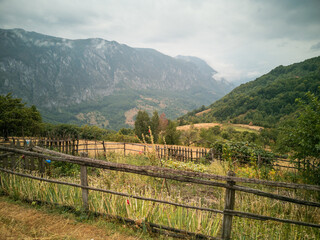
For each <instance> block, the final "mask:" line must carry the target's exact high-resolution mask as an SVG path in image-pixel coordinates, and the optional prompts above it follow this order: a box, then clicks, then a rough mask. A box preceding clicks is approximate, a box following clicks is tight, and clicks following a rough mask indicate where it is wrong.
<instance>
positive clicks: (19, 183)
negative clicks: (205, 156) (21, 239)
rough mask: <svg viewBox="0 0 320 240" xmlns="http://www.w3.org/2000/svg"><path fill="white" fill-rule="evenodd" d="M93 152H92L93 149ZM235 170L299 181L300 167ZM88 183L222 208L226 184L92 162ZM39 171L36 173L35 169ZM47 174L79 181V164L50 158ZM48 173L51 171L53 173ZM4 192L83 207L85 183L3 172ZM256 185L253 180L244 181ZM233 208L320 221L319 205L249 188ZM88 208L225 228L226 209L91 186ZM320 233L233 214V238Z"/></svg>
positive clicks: (138, 159) (208, 231)
mask: <svg viewBox="0 0 320 240" xmlns="http://www.w3.org/2000/svg"><path fill="white" fill-rule="evenodd" d="M91 154H94V153H91ZM95 154H96V157H97V158H99V159H103V160H106V161H110V162H116V163H128V164H132V165H138V166H143V165H145V166H147V165H154V166H163V167H166V168H171V169H180V170H187V171H195V172H204V173H211V174H217V175H226V173H227V172H228V171H229V168H230V166H229V165H228V163H227V162H220V161H214V162H211V163H210V164H200V163H199V164H196V163H192V162H179V161H175V160H174V159H166V160H165V159H158V158H157V156H156V155H155V153H154V152H153V151H152V150H151V151H148V152H147V153H146V154H145V155H142V154H129V153H128V154H127V155H126V156H124V155H123V153H119V152H116V151H114V152H111V151H110V152H108V154H107V156H106V157H105V156H104V155H103V154H101V153H95ZM233 170H234V172H235V173H236V175H237V176H239V177H250V178H260V179H261V178H267V179H269V180H274V181H287V182H290V181H295V182H299V173H297V172H294V171H290V170H286V171H281V170H278V169H271V170H270V169H269V171H268V174H267V175H266V174H264V173H263V171H265V170H264V169H257V168H255V167H253V166H246V165H237V164H235V166H233ZM88 173H89V174H88V182H89V186H92V187H97V188H104V189H108V190H111V191H115V192H122V193H126V194H129V195H138V196H144V197H146V198H156V199H160V200H163V201H169V202H174V203H177V204H186V205H191V206H198V207H203V208H214V209H220V210H223V209H224V195H225V190H224V189H223V188H219V187H212V186H204V185H197V184H192V183H182V182H178V181H174V180H163V179H160V178H151V177H148V176H141V175H136V174H132V173H123V172H117V171H110V170H103V169H95V168H89V170H88ZM33 174H38V173H33ZM47 174H48V175H47V176H46V177H48V178H54V179H59V180H63V181H67V182H71V183H78V184H79V183H80V180H79V179H80V178H79V174H80V173H79V168H78V167H77V166H73V165H72V164H68V165H63V164H62V165H61V164H59V165H58V164H56V165H54V164H52V166H51V168H50V172H48V171H47ZM49 175H50V176H49ZM0 176H1V186H2V190H1V191H2V192H4V193H6V194H8V195H9V196H12V197H14V198H17V199H29V200H31V201H35V202H36V201H39V200H40V201H44V202H49V203H53V204H59V205H67V206H73V207H75V209H77V210H81V209H82V200H81V189H79V188H74V187H70V186H64V185H57V184H52V183H46V182H39V181H36V180H33V179H26V178H22V177H19V176H14V175H8V174H6V173H1V175H0ZM245 185H246V186H250V187H253V185H252V184H245ZM254 187H255V188H256V189H259V190H263V191H267V192H271V193H278V194H282V195H284V196H289V197H292V198H298V199H307V200H308V201H314V202H319V195H317V194H316V193H314V192H311V191H307V190H299V191H297V190H287V189H281V188H271V187H267V186H262V185H261V186H260V185H258V186H256V185H255V186H254ZM235 199H236V203H235V210H237V211H245V212H250V213H255V214H261V215H267V216H271V217H276V218H285V219H292V220H297V221H304V222H311V223H317V224H319V223H320V211H319V208H315V207H307V206H302V205H297V204H293V203H285V202H282V201H279V200H272V199H268V198H265V197H259V196H256V195H253V194H249V193H242V192H237V193H236V198H235ZM88 202H89V210H90V211H92V212H97V213H102V214H107V215H113V216H121V217H123V218H129V219H133V220H134V221H135V223H136V225H137V226H140V227H141V228H142V229H144V231H146V232H148V228H147V226H145V225H144V222H153V223H156V224H160V225H166V226H169V227H173V228H176V229H182V230H186V231H190V232H195V233H201V234H204V235H208V236H213V237H219V236H220V234H221V223H222V217H223V215H222V214H218V213H213V212H208V211H200V210H195V209H187V208H182V207H179V206H172V205H166V204H161V203H155V202H151V201H144V200H139V199H135V198H130V197H124V196H117V195H112V194H106V193H101V192H95V191H90V193H89V201H88ZM268 238H269V239H319V238H320V231H319V229H318V228H310V227H304V226H297V225H292V224H287V223H278V222H272V221H263V222H262V221H259V220H252V219H247V218H240V217H234V218H233V226H232V239H268Z"/></svg>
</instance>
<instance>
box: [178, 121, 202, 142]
mask: <svg viewBox="0 0 320 240" xmlns="http://www.w3.org/2000/svg"><path fill="white" fill-rule="evenodd" d="M181 139H182V142H183V144H184V145H187V146H190V145H192V144H193V143H196V142H197V141H198V140H199V131H198V130H197V129H196V128H195V127H194V125H191V126H190V128H189V129H188V130H185V131H182V132H181Z"/></svg>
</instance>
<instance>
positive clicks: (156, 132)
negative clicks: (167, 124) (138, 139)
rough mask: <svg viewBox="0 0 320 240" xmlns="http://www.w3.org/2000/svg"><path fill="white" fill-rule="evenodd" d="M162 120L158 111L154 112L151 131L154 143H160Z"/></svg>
mask: <svg viewBox="0 0 320 240" xmlns="http://www.w3.org/2000/svg"><path fill="white" fill-rule="evenodd" d="M159 126H160V118H159V114H158V112H157V111H154V112H153V115H152V118H151V126H150V127H151V131H152V134H153V139H154V142H157V141H158V138H159V132H160V127H159Z"/></svg>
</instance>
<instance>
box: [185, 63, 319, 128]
mask: <svg viewBox="0 0 320 240" xmlns="http://www.w3.org/2000/svg"><path fill="white" fill-rule="evenodd" d="M318 86H320V57H316V58H312V59H308V60H305V61H304V62H301V63H295V64H292V65H290V66H286V67H284V66H279V67H277V68H275V69H273V70H272V71H270V72H269V73H267V74H265V75H263V76H261V77H259V78H257V79H256V80H254V81H251V82H248V83H246V84H242V85H241V86H239V87H237V88H236V89H234V90H233V91H232V92H230V93H229V94H227V95H226V96H225V97H223V98H221V99H220V100H218V101H216V102H214V103H213V104H212V105H210V106H209V107H207V108H206V107H204V106H203V107H201V108H200V109H197V110H194V111H192V112H190V113H188V114H186V115H184V116H182V117H181V118H179V120H180V122H182V124H187V123H198V122H216V121H218V122H223V121H225V122H231V123H244V124H249V123H252V124H254V125H259V126H264V127H273V126H275V125H276V124H277V123H278V122H279V121H280V119H281V118H283V117H285V116H288V115H290V114H292V113H294V112H295V111H296V110H297V103H296V101H295V100H296V99H297V98H305V93H306V92H308V91H310V92H311V93H314V94H316V95H319V91H318ZM204 110H207V111H206V112H205V113H203V114H199V113H200V112H202V111H204Z"/></svg>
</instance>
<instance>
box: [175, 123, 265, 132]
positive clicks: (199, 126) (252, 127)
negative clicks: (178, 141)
mask: <svg viewBox="0 0 320 240" xmlns="http://www.w3.org/2000/svg"><path fill="white" fill-rule="evenodd" d="M191 126H194V128H197V129H201V128H205V129H208V128H212V127H215V126H220V127H222V128H223V127H225V126H223V124H221V123H197V124H193V125H184V126H179V127H177V130H180V131H187V130H189V129H190V128H191ZM227 126H234V127H242V128H247V129H252V130H256V131H260V130H261V129H263V127H260V126H254V125H246V124H231V123H229V124H227Z"/></svg>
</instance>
